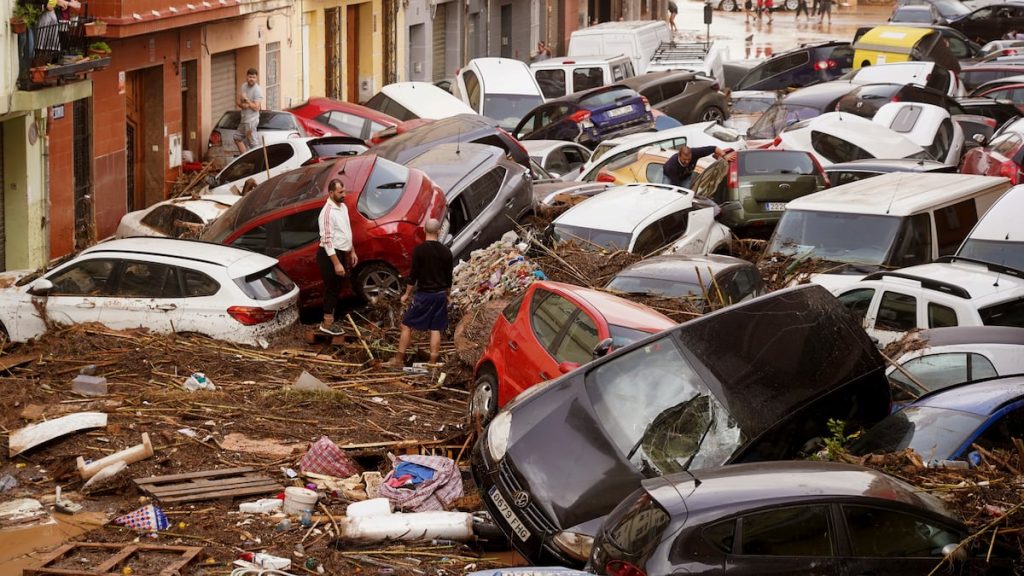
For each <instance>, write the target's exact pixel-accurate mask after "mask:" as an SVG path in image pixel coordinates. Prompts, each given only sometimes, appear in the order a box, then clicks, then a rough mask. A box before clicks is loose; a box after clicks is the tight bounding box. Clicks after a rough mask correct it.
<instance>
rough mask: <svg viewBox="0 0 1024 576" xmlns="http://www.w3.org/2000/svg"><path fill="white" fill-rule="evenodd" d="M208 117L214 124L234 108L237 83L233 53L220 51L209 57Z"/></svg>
mask: <svg viewBox="0 0 1024 576" xmlns="http://www.w3.org/2000/svg"><path fill="white" fill-rule="evenodd" d="M210 85H211V88H212V93H211V99H210V119H211V120H212V121H213V124H214V126H216V124H217V122H218V121H219V120H220V117H221V116H222V115H223V114H224V113H225V112H227V111H228V110H234V109H235V108H236V106H235V92H236V91H237V90H238V86H239V83H236V82H235V53H234V52H221V53H220V54H214V55H213V56H211V57H210Z"/></svg>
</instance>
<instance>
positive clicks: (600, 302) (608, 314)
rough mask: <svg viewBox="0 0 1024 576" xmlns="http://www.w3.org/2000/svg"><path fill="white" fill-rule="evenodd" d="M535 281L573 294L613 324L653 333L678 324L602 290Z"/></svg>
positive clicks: (660, 314) (540, 285) (545, 286)
mask: <svg viewBox="0 0 1024 576" xmlns="http://www.w3.org/2000/svg"><path fill="white" fill-rule="evenodd" d="M534 284H535V285H537V287H538V288H549V289H554V290H552V291H559V290H561V291H564V292H568V293H569V294H572V295H573V296H575V297H576V298H579V299H580V300H583V301H584V302H586V303H587V304H589V305H590V306H591V307H592V308H594V309H595V310H597V311H598V312H600V313H601V315H602V316H604V319H605V320H606V321H607V322H608V323H609V324H612V325H615V326H623V327H625V328H633V329H636V330H643V331H644V332H651V333H652V334H653V333H655V332H661V331H662V330H665V329H667V328H672V327H673V326H676V325H677V324H678V323H677V322H675V321H673V320H672V319H671V318H669V317H668V316H665V315H664V314H662V313H660V312H656V311H655V310H653V309H651V308H648V307H647V306H644V305H642V304H637V303H636V302H632V301H630V300H626V299H625V298H619V297H618V296H615V295H614V294H609V293H608V292H602V291H601V290H594V289H593V288H584V287H582V286H575V285H572V284H564V283H562V282H552V281H540V282H535V283H534Z"/></svg>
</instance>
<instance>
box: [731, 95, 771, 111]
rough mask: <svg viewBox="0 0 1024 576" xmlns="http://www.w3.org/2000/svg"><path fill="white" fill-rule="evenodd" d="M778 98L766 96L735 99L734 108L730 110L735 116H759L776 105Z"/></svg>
mask: <svg viewBox="0 0 1024 576" xmlns="http://www.w3.org/2000/svg"><path fill="white" fill-rule="evenodd" d="M776 100H777V98H775V97H774V96H765V97H761V98H733V101H732V107H731V108H730V109H729V110H730V111H731V112H732V113H733V114H758V113H760V112H764V111H765V110H767V109H768V108H770V107H771V105H772V104H774V103H775V101H776Z"/></svg>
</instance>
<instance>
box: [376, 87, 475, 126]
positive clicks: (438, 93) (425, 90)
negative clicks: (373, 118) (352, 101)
mask: <svg viewBox="0 0 1024 576" xmlns="http://www.w3.org/2000/svg"><path fill="white" fill-rule="evenodd" d="M380 91H381V92H383V93H384V94H385V95H386V96H387V97H388V98H391V99H392V100H395V101H396V102H398V103H400V104H401V105H402V106H405V107H406V108H408V109H409V111H411V112H412V113H413V114H416V115H417V116H419V117H420V118H433V119H441V118H447V117H449V116H453V115H455V114H465V113H473V114H475V113H476V111H475V110H473V109H472V108H470V107H469V105H467V104H466V103H465V102H463V101H462V100H459V99H458V98H456V97H455V96H452V95H451V94H450V93H448V92H445V91H444V90H441V89H440V88H438V87H437V86H434V85H433V84H431V83H430V82H395V83H393V84H388V85H386V86H384V87H383V88H381V89H380Z"/></svg>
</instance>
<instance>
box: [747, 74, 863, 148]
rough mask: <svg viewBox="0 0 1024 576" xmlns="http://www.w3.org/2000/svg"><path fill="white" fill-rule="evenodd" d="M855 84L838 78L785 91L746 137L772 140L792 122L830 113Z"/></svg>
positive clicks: (751, 143)
mask: <svg viewBox="0 0 1024 576" xmlns="http://www.w3.org/2000/svg"><path fill="white" fill-rule="evenodd" d="M856 87H857V85H855V84H851V83H849V82H844V81H838V80H837V81H832V82H825V83H823V84H816V85H814V86H808V87H806V88H801V89H799V90H797V91H795V92H793V93H791V94H787V95H786V96H784V97H783V98H782V99H781V100H779V101H778V102H776V103H774V104H772V105H771V106H769V107H768V109H767V110H765V111H764V113H763V114H761V116H760V117H759V118H758V119H757V121H756V122H754V124H753V125H751V126H750V128H748V129H747V140H748V141H754V140H759V141H761V143H768V142H771V140H772V139H773V138H775V137H776V136H778V135H779V133H780V132H782V130H783V129H784V128H786V127H787V126H789V125H791V124H795V123H797V122H802V121H804V120H810V119H811V118H817V117H818V116H821V115H822V114H825V113H827V112H832V111H833V110H835V109H836V104H838V103H839V100H840V99H841V98H842V97H843V96H846V95H847V94H849V93H850V92H852V91H853V90H854V89H855V88H856ZM755 146H756V143H755V142H750V147H752V148H753V147H755Z"/></svg>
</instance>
